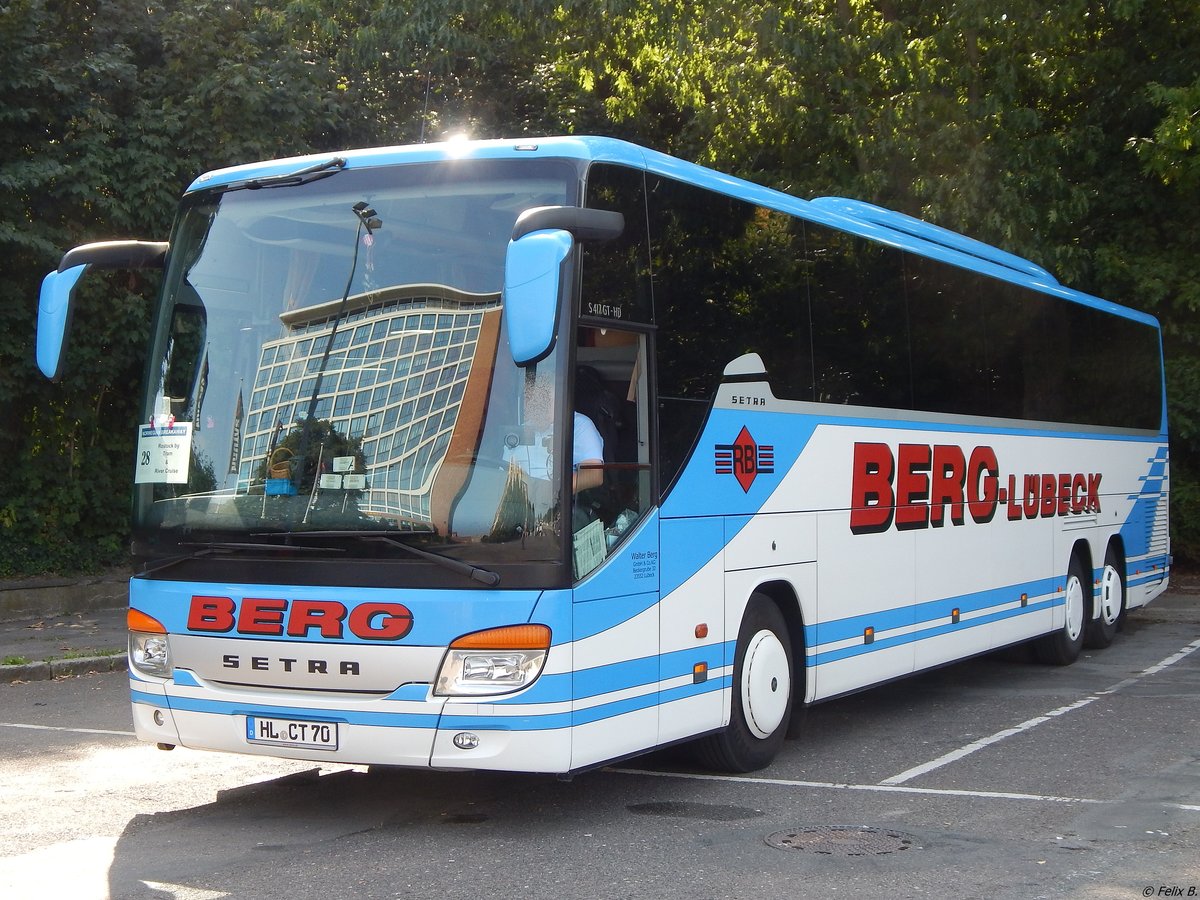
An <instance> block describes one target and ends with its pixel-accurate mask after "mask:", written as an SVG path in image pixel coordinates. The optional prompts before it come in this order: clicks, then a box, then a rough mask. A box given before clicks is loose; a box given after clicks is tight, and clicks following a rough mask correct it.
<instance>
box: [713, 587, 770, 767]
mask: <svg viewBox="0 0 1200 900" xmlns="http://www.w3.org/2000/svg"><path fill="white" fill-rule="evenodd" d="M792 700H793V698H792V648H791V642H790V641H789V639H788V631H787V624H786V623H785V622H784V619H783V614H782V613H781V612H780V611H779V607H777V606H776V605H775V604H774V603H773V602H772V601H771V600H770V598H768V597H766V596H765V595H763V594H754V595H753V596H752V597H751V598H750V602H749V604H747V606H746V614H745V616H744V617H743V618H742V626H741V629H740V630H739V632H738V642H737V651H736V653H735V655H734V663H733V705H732V709H731V710H730V716H729V725H728V727H727V728H726V729H725V730H724V731H722V732H720V733H718V734H713V735H709V736H707V737H705V738H701V739H700V740H699V741H698V742H697V745H696V751H697V756H698V757H699V759H700V762H701V763H702V764H704V765H705V766H707V767H708V768H711V769H717V770H719V771H722V772H753V771H755V770H756V769H761V768H763V767H764V766H767V765H769V764H770V763H771V760H773V759H774V758H775V756H776V754H778V753H779V751H780V749H782V747H783V741H784V738H785V737H786V735H787V730H788V722H789V720H790V718H791V713H792Z"/></svg>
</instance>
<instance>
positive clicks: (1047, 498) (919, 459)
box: [850, 443, 1101, 534]
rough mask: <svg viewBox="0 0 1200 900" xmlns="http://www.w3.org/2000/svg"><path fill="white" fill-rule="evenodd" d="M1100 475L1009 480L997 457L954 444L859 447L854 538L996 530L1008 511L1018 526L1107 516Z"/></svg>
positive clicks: (1031, 476)
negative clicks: (990, 525)
mask: <svg viewBox="0 0 1200 900" xmlns="http://www.w3.org/2000/svg"><path fill="white" fill-rule="evenodd" d="M1100 478H1101V473H1099V472H1091V473H1085V472H1071V473H1058V474H1055V473H1043V474H1028V475H1009V476H1008V477H1007V478H1003V477H1002V476H1001V474H1000V465H999V463H998V461H997V459H996V451H995V450H993V449H992V448H991V447H975V448H974V449H972V450H971V451H970V452H969V453H968V452H966V451H964V450H963V448H962V447H959V446H956V445H954V444H934V445H929V444H900V445H899V446H898V447H897V448H896V450H895V452H893V450H892V448H891V447H890V446H888V445H887V444H877V443H856V444H855V445H854V478H853V483H852V486H851V493H852V495H853V496H852V497H851V500H850V530H851V531H852V532H854V533H855V534H875V533H878V532H881V531H887V530H888V529H889V528H891V527H893V526H895V527H896V528H897V529H899V530H907V529H913V528H929V527H933V528H941V527H942V526H944V525H946V524H947V523H949V524H951V525H962V524H964V523H965V522H966V520H967V516H968V515H969V516H970V518H971V520H972V521H974V522H977V523H980V524H982V523H985V522H990V521H991V520H992V519H993V518H995V516H996V513H997V511H998V510H999V509H1000V508H1001V507H1003V508H1004V515H1005V517H1006V518H1007V519H1009V520H1011V521H1017V520H1020V519H1039V518H1040V519H1046V518H1051V517H1053V516H1067V515H1084V514H1091V513H1098V512H1100Z"/></svg>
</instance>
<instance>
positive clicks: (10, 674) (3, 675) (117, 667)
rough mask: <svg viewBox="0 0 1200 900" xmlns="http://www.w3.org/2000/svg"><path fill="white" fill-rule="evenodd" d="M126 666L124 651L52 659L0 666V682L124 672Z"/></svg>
mask: <svg viewBox="0 0 1200 900" xmlns="http://www.w3.org/2000/svg"><path fill="white" fill-rule="evenodd" d="M128 668H129V666H128V657H126V655H125V654H124V653H117V654H114V655H112V656H84V657H80V658H78V659H52V660H50V661H49V662H31V663H21V664H19V665H15V666H0V684H15V683H16V682H18V681H50V680H51V679H54V678H65V677H67V676H72V675H92V674H95V673H97V672H117V671H121V672H125V671H128Z"/></svg>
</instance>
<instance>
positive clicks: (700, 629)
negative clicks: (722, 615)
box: [696, 622, 708, 638]
mask: <svg viewBox="0 0 1200 900" xmlns="http://www.w3.org/2000/svg"><path fill="white" fill-rule="evenodd" d="M696 637H698V638H706V637H708V623H707V622H701V623H700V624H699V625H697V626H696Z"/></svg>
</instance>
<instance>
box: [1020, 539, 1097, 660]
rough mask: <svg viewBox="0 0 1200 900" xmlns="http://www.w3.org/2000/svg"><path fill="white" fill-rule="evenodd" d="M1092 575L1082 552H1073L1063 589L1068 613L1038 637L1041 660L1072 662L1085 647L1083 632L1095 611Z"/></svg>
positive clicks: (1037, 642) (1034, 645)
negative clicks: (1054, 627) (1055, 627)
mask: <svg viewBox="0 0 1200 900" xmlns="http://www.w3.org/2000/svg"><path fill="white" fill-rule="evenodd" d="M1091 585H1092V579H1091V578H1090V577H1089V576H1088V573H1087V569H1086V568H1085V567H1084V565H1083V560H1082V559H1081V558H1080V557H1079V554H1077V553H1076V554H1072V556H1071V565H1070V566H1069V567H1068V568H1067V583H1066V585H1065V590H1064V592H1063V595H1064V600H1065V605H1066V610H1065V612H1066V615H1065V616H1064V621H1063V626H1062V628H1060V629H1058V631H1055V632H1054V633H1053V634H1048V635H1046V636H1044V637H1040V638H1038V639H1037V640H1036V641H1034V644H1033V649H1034V653H1035V654H1036V655H1037V658H1038V661H1039V662H1043V663H1045V664H1047V665H1051V666H1069V665H1070V664H1071V663H1073V662H1075V660H1076V659H1078V658H1079V651H1081V650H1082V649H1083V633H1084V630H1085V624H1086V622H1087V616H1088V614H1089V613H1090V612H1091V609H1092V603H1091V599H1090V598H1091V596H1092V588H1091Z"/></svg>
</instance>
